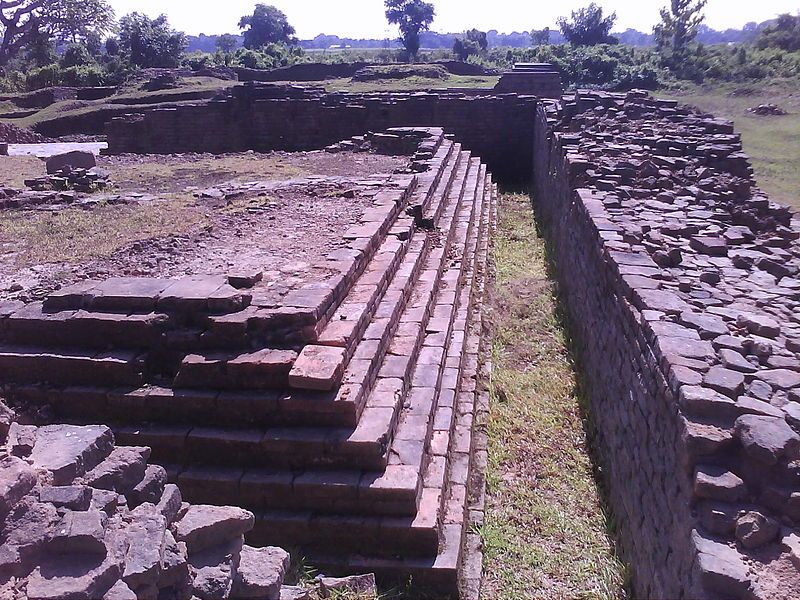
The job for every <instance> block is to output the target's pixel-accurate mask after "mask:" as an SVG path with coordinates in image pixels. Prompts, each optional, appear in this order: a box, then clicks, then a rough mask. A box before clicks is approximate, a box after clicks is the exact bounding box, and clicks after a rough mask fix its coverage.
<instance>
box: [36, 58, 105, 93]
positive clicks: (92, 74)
mask: <svg viewBox="0 0 800 600" xmlns="http://www.w3.org/2000/svg"><path fill="white" fill-rule="evenodd" d="M106 83H107V74H106V72H105V71H104V69H103V68H102V67H100V66H99V65H97V64H94V65H88V66H80V67H67V68H66V69H62V68H61V67H60V66H58V65H48V66H46V67H41V68H39V69H33V70H32V71H31V72H30V73H28V77H27V80H26V87H27V88H28V89H29V90H38V89H41V88H45V87H53V86H59V85H63V86H67V87H96V86H101V85H105V84H106Z"/></svg>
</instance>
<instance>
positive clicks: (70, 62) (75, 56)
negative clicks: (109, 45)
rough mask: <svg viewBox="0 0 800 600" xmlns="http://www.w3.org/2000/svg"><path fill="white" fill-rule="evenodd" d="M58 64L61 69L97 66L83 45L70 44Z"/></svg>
mask: <svg viewBox="0 0 800 600" xmlns="http://www.w3.org/2000/svg"><path fill="white" fill-rule="evenodd" d="M59 64H60V65H61V67H62V68H64V69H66V68H69V67H85V66H89V65H95V64H97V63H96V62H95V59H94V57H93V56H92V55H91V54H90V53H89V49H88V48H87V47H86V46H84V45H83V44H70V45H69V46H67V48H66V50H64V54H62V55H61V60H60V61H59Z"/></svg>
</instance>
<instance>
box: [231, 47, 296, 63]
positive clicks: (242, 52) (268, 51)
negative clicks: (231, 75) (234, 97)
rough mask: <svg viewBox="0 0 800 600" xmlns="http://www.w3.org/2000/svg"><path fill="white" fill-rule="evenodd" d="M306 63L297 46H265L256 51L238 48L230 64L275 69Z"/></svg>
mask: <svg viewBox="0 0 800 600" xmlns="http://www.w3.org/2000/svg"><path fill="white" fill-rule="evenodd" d="M302 62H307V59H306V56H305V52H304V51H303V49H302V48H300V47H299V46H287V45H286V44H267V45H266V46H264V47H263V48H259V49H258V50H251V49H248V48H240V49H239V50H237V51H236V53H235V54H234V55H233V60H232V61H231V64H232V65H233V66H236V67H245V68H247V69H275V68H277V67H288V66H291V65H295V64H297V63H302Z"/></svg>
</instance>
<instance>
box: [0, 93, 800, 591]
mask: <svg viewBox="0 0 800 600" xmlns="http://www.w3.org/2000/svg"><path fill="white" fill-rule="evenodd" d="M391 128H394V129H391ZM108 131H109V147H110V151H111V152H141V153H144V152H150V153H170V152H186V151H194V150H204V151H211V152H223V151H241V150H247V149H255V150H262V151H266V150H274V149H283V150H308V149H322V148H327V150H328V151H329V152H340V151H366V150H370V151H372V152H382V153H388V154H396V155H408V156H409V162H408V165H407V168H406V169H403V170H402V172H398V173H395V174H393V175H392V176H391V177H389V178H387V179H384V180H381V182H380V185H379V189H378V190H374V191H373V192H372V193H371V195H370V196H369V197H370V198H371V204H370V205H369V206H368V207H367V208H366V210H365V211H364V212H363V214H362V215H361V217H360V219H359V224H358V225H356V226H354V227H353V228H351V229H350V230H348V231H344V232H342V234H343V235H342V240H341V246H340V247H338V248H337V249H336V250H335V251H333V252H329V253H327V254H325V255H323V256H319V257H318V258H317V259H315V260H314V261H312V264H311V265H309V267H308V271H307V275H308V276H307V277H306V278H305V279H303V278H301V279H300V280H298V281H297V282H295V284H293V285H287V284H286V282H285V281H283V279H284V278H283V277H282V276H281V275H280V273H278V274H277V275H276V274H274V273H273V274H271V275H270V274H265V273H262V272H261V271H258V270H253V269H245V270H241V271H239V272H225V273H217V274H214V275H204V276H197V275H193V276H187V277H183V278H174V277H170V278H126V279H113V278H112V279H107V280H105V281H95V280H91V281H86V282H83V283H80V284H78V285H75V286H71V287H65V288H63V289H62V290H59V291H57V292H55V293H53V294H51V295H50V296H49V297H48V298H46V299H45V300H44V302H42V303H28V304H26V305H23V304H21V303H15V302H6V303H0V339H2V347H0V374H2V383H3V384H4V391H5V396H6V399H7V400H9V401H10V402H12V403H13V405H14V406H15V407H16V408H17V410H18V411H19V413H20V414H21V415H30V418H32V419H34V418H35V419H39V420H46V421H48V422H50V423H54V424H58V423H64V422H67V423H76V424H83V425H92V424H95V423H98V422H100V423H103V424H105V425H107V426H109V427H110V428H111V429H112V430H113V432H114V435H115V438H116V441H117V443H119V444H125V445H126V446H127V447H135V448H143V447H147V448H151V449H152V456H151V457H150V460H151V461H152V462H154V463H155V464H158V465H160V466H161V467H163V469H164V471H163V473H161V471H158V473H159V475H158V477H157V479H158V481H159V482H162V481H163V479H165V478H166V479H168V480H169V481H171V482H173V483H177V485H178V486H179V488H180V491H181V493H182V495H183V497H184V498H186V499H187V500H188V501H190V502H192V503H194V504H200V505H205V504H224V505H232V506H237V507H241V508H242V509H245V510H246V511H249V513H252V514H253V515H254V521H253V523H252V525H253V528H252V529H251V530H249V531H244V530H242V531H241V532H238V533H236V536H240V535H241V534H245V535H246V539H247V543H248V544H250V545H251V546H254V547H262V546H263V547H272V546H283V547H292V548H301V549H302V552H303V554H304V556H307V557H308V558H309V560H310V561H311V562H312V563H313V564H315V565H318V566H320V567H322V568H323V569H325V570H326V571H328V572H343V573H345V572H346V573H364V572H369V573H373V572H374V573H377V574H378V575H379V576H385V577H394V578H398V577H399V578H404V577H408V576H413V578H414V581H415V582H417V583H425V584H430V585H433V586H435V587H438V588H439V589H441V590H444V591H447V592H451V593H454V594H455V593H460V594H461V596H462V597H464V598H467V597H475V594H476V592H477V590H478V589H479V586H480V552H479V546H480V539H479V537H478V535H477V534H476V533H475V531H474V526H477V525H480V523H481V521H482V503H483V500H482V494H483V483H482V481H483V471H484V468H485V465H486V460H487V457H486V451H485V433H484V432H483V429H482V427H483V424H484V419H485V416H486V411H487V409H488V392H487V391H486V390H487V389H488V388H487V384H488V376H489V371H490V364H489V361H488V360H487V357H486V354H485V349H486V344H487V341H488V340H487V339H486V336H485V335H482V333H483V330H482V312H481V309H482V305H483V298H484V289H485V286H486V283H487V279H488V278H489V276H490V271H489V263H488V251H489V247H490V239H491V233H492V231H493V228H494V223H495V218H496V217H495V212H496V200H497V190H496V186H495V184H494V183H493V177H494V178H496V180H498V181H501V182H503V183H510V184H519V183H520V182H524V183H530V182H531V181H532V182H533V185H534V188H535V195H534V198H535V200H534V205H535V210H536V212H537V216H538V217H539V219H540V221H541V222H542V224H543V225H544V227H545V229H546V232H547V234H548V236H549V238H550V240H551V241H552V247H553V250H554V257H555V259H556V265H557V273H558V278H559V281H560V286H561V291H562V294H563V299H564V303H565V306H566V308H567V309H568V310H569V313H570V316H571V323H572V325H571V326H572V328H573V333H574V334H575V336H576V340H577V343H578V347H579V349H580V352H581V358H582V362H581V364H582V368H583V373H584V375H585V377H586V381H587V384H588V385H587V389H588V390H589V395H590V398H589V399H590V401H591V408H592V419H593V421H594V423H595V425H596V427H597V430H598V434H599V442H600V451H601V456H600V460H601V462H602V466H603V472H604V474H605V476H606V478H607V482H608V484H609V492H610V500H611V504H612V507H613V509H614V512H615V517H616V521H617V522H618V523H619V525H620V528H621V534H622V540H621V544H622V548H623V551H624V555H625V558H626V560H627V561H628V562H629V564H630V566H631V572H632V575H633V585H634V587H635V590H636V592H637V595H639V596H641V597H658V598H743V599H744V598H764V599H767V598H791V597H793V595H794V590H795V589H796V588H797V585H798V584H800V574H799V573H798V571H799V570H800V554H798V553H800V545H799V544H800V537H798V535H799V533H798V529H799V528H800V521H798V519H800V512H799V511H798V498H800V478H798V477H799V475H798V472H797V469H798V465H800V462H798V460H800V435H799V434H798V431H800V408H798V407H800V359H798V352H800V320H798V317H797V307H798V290H800V278H798V272H799V271H800V253H799V252H798V243H797V240H798V238H800V224H799V223H798V222H797V220H796V219H794V217H793V215H792V214H791V213H790V211H789V210H788V209H786V208H783V207H780V206H777V205H776V204H774V203H772V202H770V201H769V200H768V199H767V198H766V197H764V195H763V194H762V193H761V192H760V191H758V189H757V188H756V187H755V185H754V182H753V177H752V170H751V168H750V165H749V162H748V159H747V157H746V156H745V155H744V154H743V153H742V147H741V141H740V139H739V137H738V135H736V134H735V133H734V130H733V128H732V125H731V124H729V123H725V122H721V121H719V120H716V119H714V118H713V117H711V116H709V115H703V114H699V113H697V112H696V111H693V110H691V109H688V108H685V107H681V106H678V105H677V104H676V103H674V102H667V101H659V100H655V99H653V98H651V97H650V96H648V95H647V94H644V93H638V92H631V93H628V94H604V93H588V92H580V93H578V94H575V95H571V96H565V97H563V98H562V99H560V100H539V99H538V98H536V97H533V96H528V95H520V94H497V93H488V92H487V93H486V94H477V95H470V94H465V93H462V92H447V91H445V92H442V93H437V94H432V93H424V94H360V95H347V94H328V93H325V92H323V91H322V90H319V89H314V88H294V87H287V86H270V85H260V84H249V85H246V86H242V87H237V88H234V91H233V92H232V94H231V95H230V96H228V97H227V98H224V99H221V100H215V101H209V102H204V103H198V104H197V105H193V106H184V107H180V108H176V109H167V110H153V111H148V112H145V113H143V114H138V115H131V116H126V117H122V118H117V119H114V120H113V121H112V122H111V123H110V125H109V128H108ZM367 132H373V133H369V134H367ZM343 140H344V141H343ZM478 157H480V158H478ZM484 163H485V164H484ZM490 170H491V171H492V173H493V175H492V176H490V175H489V171H490ZM372 184H375V181H373V182H372ZM276 290H278V291H276ZM55 426H57V425H55ZM48 431H50V430H48ZM12 438H13V436H10V437H9V440H12ZM15 443H16V442H12V441H9V442H8V443H7V447H9V448H11V450H10V451H9V453H10V454H11V455H12V456H15V457H17V458H16V459H15V460H16V461H17V462H13V464H11V463H9V467H10V468H12V467H13V469H16V471H14V472H15V473H16V472H19V473H22V475H20V476H19V477H18V479H19V480H20V481H23V483H22V484H16V485H15V486H11V487H10V488H8V489H13V490H16V489H22V488H27V489H25V491H24V493H19V492H13V491H12V492H7V491H5V490H4V491H3V492H2V494H0V499H3V500H4V501H5V502H6V503H7V504H9V506H10V504H16V503H20V502H24V501H23V500H22V498H23V497H27V496H29V495H30V493H31V490H34V489H38V488H37V487H36V485H37V484H36V483H35V482H33V475H29V473H30V467H35V466H36V465H35V461H31V460H30V453H28V454H25V453H23V456H19V453H18V452H17V453H16V454H15V452H16V451H15V450H14V448H15V447H16V446H13V444H15ZM9 444H11V446H9ZM25 457H28V461H27V462H25ZM101 458H102V457H101ZM8 460H11V459H8ZM19 461H23V462H24V464H23V463H22V462H19ZM26 465H27V466H26ZM92 468H95V467H94V466H93V467H92ZM87 470H88V468H87ZM155 471H157V468H156V469H151V473H154V472H155ZM37 477H41V475H37ZM141 481H144V476H143V478H142V479H140V480H139V481H137V482H135V484H134V487H137V486H138V487H142V486H143V485H144V484H142V483H141ZM29 482H33V483H31V485H30V486H29V485H28V483H29ZM20 485H22V488H20V487H19V486H20ZM48 485H50V484H48ZM164 489H165V490H166V489H167V488H166V487H165V488H164ZM169 489H173V488H169ZM37 493H38V494H39V496H38V502H39V503H43V502H45V500H42V498H41V492H37ZM48 493H50V492H48ZM122 493H123V495H125V492H122ZM46 497H47V496H46ZM92 497H94V496H92ZM126 497H127V496H126ZM7 498H10V500H7ZM137 498H138V497H137ZM135 504H137V500H136V499H135V498H134V499H133V500H131V499H129V500H128V505H129V507H130V508H132V509H133V510H132V511H131V514H134V513H136V511H140V512H141V511H145V510H151V509H149V508H147V509H139V508H138V507H136V506H133V505H135ZM151 504H152V503H151ZM155 505H156V506H158V503H155ZM142 506H147V505H146V504H143V505H142ZM47 510H50V509H49V508H48V509H47ZM189 510H190V511H191V509H189ZM203 510H206V509H203ZM51 512H52V511H51ZM249 513H248V514H249ZM136 514H138V513H136ZM237 514H240V515H241V514H244V513H243V512H241V513H237ZM111 518H113V515H112V517H111ZM109 522H110V521H109ZM179 524H180V521H178V525H179ZM164 530H165V531H166V526H165V528H164ZM159 531H160V530H159ZM4 535H5V533H4ZM172 535H173V538H174V539H175V541H176V542H178V541H179V540H178V539H177V538H176V537H175V535H174V532H173V533H172ZM165 537H166V539H169V537H168V536H166V534H165ZM236 540H237V543H240V539H239V537H236ZM189 550H190V549H189ZM247 552H250V551H249V550H248V551H247ZM275 552H277V551H275ZM47 556H49V555H47ZM187 560H188V561H189V562H190V563H191V560H192V556H191V551H189V553H188V559H187ZM242 560H245V559H244V558H243V559H242ZM191 572H193V571H191ZM123 573H124V571H123ZM229 573H231V579H230V580H231V581H232V582H233V583H232V584H231V585H234V584H235V582H236V581H237V579H236V577H237V576H238V575H236V573H237V571H236V569H229ZM278 579H280V577H278V578H276V581H277V580H278ZM122 581H124V582H125V581H126V580H125V577H124V575H123V576H122ZM126 583H127V582H126ZM154 585H156V586H158V582H156V583H155V584H154ZM187 585H189V583H187ZM232 589H233V590H234V592H235V589H236V588H235V585H234V587H233V588H232ZM231 597H235V593H233V595H232V596H231ZM252 597H255V596H252ZM263 597H266V596H263Z"/></svg>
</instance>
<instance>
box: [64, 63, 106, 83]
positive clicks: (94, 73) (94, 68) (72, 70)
mask: <svg viewBox="0 0 800 600" xmlns="http://www.w3.org/2000/svg"><path fill="white" fill-rule="evenodd" d="M104 84H105V75H104V73H103V69H102V68H100V66H99V65H88V66H83V67H69V68H67V69H63V70H62V71H61V85H66V86H68V87H97V86H101V85H104Z"/></svg>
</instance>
